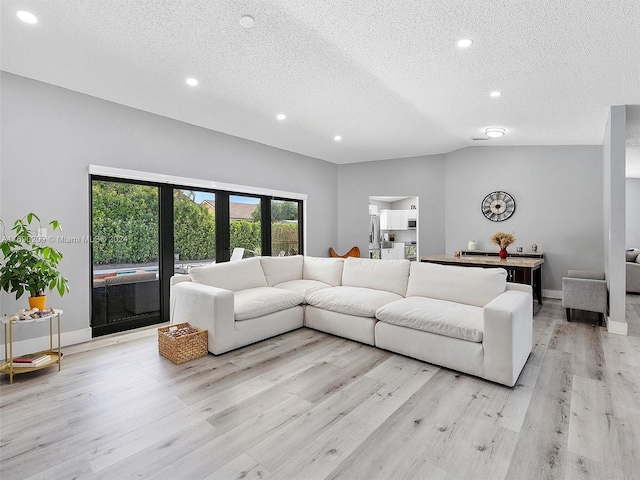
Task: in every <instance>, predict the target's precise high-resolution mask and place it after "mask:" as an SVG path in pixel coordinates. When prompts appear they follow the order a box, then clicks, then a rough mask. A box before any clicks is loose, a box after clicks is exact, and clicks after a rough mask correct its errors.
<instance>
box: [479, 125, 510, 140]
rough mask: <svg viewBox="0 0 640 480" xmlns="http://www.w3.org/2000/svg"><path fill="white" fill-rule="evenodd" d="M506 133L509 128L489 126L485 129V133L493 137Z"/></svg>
mask: <svg viewBox="0 0 640 480" xmlns="http://www.w3.org/2000/svg"><path fill="white" fill-rule="evenodd" d="M505 133H507V129H506V128H502V127H489V128H485V129H484V134H485V135H486V136H487V137H491V138H496V137H501V136H503V135H504V134H505Z"/></svg>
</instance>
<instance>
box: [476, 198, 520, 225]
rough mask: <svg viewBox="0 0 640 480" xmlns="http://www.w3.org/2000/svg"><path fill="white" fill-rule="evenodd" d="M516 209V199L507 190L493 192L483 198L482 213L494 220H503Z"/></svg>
mask: <svg viewBox="0 0 640 480" xmlns="http://www.w3.org/2000/svg"><path fill="white" fill-rule="evenodd" d="M515 211H516V201H515V200H514V199H513V197H512V196H511V195H509V194H508V193H507V192H501V191H497V192H491V193H490V194H489V195H487V196H486V197H484V200H482V213H483V214H484V216H485V217H487V218H488V219H489V220H491V221H492V222H502V221H504V220H506V219H507V218H509V217H510V216H511V215H513V212H515Z"/></svg>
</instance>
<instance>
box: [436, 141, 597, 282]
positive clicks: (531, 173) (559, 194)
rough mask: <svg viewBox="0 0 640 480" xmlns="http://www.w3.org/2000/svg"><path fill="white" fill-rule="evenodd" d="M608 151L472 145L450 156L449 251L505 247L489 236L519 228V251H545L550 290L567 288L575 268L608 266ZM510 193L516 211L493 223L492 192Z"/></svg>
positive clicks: (546, 275) (561, 147) (448, 161)
mask: <svg viewBox="0 0 640 480" xmlns="http://www.w3.org/2000/svg"><path fill="white" fill-rule="evenodd" d="M601 152H602V148H601V147H599V146H559V147H556V146H545V147H534V146H531V147H471V148H465V149H462V150H458V151H455V152H452V153H450V154H448V155H447V171H446V173H447V174H446V192H447V193H446V206H447V223H446V238H447V243H446V252H447V253H448V254H452V253H453V252H454V251H455V250H461V249H465V248H467V243H468V241H469V240H475V241H476V242H477V243H478V249H484V250H497V247H496V246H495V245H493V244H491V242H490V240H489V238H490V237H491V235H493V234H494V233H495V232H497V231H506V232H511V231H513V232H515V234H516V238H517V242H516V244H515V245H513V246H511V247H510V248H511V249H514V250H515V248H516V247H518V246H522V247H523V248H524V250H525V251H528V250H531V244H533V243H535V244H537V245H538V251H540V252H544V253H545V263H544V266H543V267H542V275H543V277H542V283H543V288H544V289H545V290H555V291H559V290H562V277H563V276H564V275H566V273H567V271H568V270H569V269H578V270H600V271H602V270H603V268H604V265H603V237H602V235H603V231H602V178H601V175H602V153H601ZM495 190H504V191H506V192H508V193H510V194H511V195H512V196H513V197H514V199H515V201H516V210H515V213H514V214H513V215H512V216H511V218H509V219H508V220H505V221H503V222H492V221H490V220H488V219H486V218H485V217H484V215H483V214H482V213H481V211H480V205H481V202H482V199H483V198H484V197H485V196H486V195H487V194H488V193H490V192H493V191H495Z"/></svg>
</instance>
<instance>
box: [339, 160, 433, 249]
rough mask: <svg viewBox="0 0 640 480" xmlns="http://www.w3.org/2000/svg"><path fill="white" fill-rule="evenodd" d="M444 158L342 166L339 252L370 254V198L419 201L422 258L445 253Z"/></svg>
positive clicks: (340, 176) (340, 177) (340, 175)
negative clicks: (385, 197) (380, 197)
mask: <svg viewBox="0 0 640 480" xmlns="http://www.w3.org/2000/svg"><path fill="white" fill-rule="evenodd" d="M444 160H445V156H444V155H431V156H425V157H415V158H403V159H398V160H388V161H386V160H385V161H378V162H364V163H351V164H346V165H340V166H339V167H340V174H339V182H338V183H339V188H338V236H339V241H338V248H337V249H336V250H338V251H339V252H346V251H347V250H349V249H350V248H351V247H353V246H354V245H356V246H358V247H359V248H360V251H361V252H367V251H368V250H369V240H368V232H369V223H368V222H369V217H368V216H367V212H368V207H367V205H368V203H369V196H371V195H373V196H415V197H418V198H419V201H420V205H419V212H418V214H419V218H418V227H419V228H420V233H419V242H420V244H419V251H420V255H437V254H439V253H442V252H443V251H444V244H445V238H444V220H445V219H444V197H445V193H444V170H445V166H444Z"/></svg>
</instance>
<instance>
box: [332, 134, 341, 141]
mask: <svg viewBox="0 0 640 480" xmlns="http://www.w3.org/2000/svg"><path fill="white" fill-rule="evenodd" d="M333 139H334V140H335V141H336V142H339V141H340V140H342V137H341V136H340V135H336V136H335V137H333Z"/></svg>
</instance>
